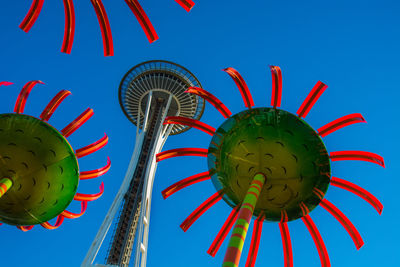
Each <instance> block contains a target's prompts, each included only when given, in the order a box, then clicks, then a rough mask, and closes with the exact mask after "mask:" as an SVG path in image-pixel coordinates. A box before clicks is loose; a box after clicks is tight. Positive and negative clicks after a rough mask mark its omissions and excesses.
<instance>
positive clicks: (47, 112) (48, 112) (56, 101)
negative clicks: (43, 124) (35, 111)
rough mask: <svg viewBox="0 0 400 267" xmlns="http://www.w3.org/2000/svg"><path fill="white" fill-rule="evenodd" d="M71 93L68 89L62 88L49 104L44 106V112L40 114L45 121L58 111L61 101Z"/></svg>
mask: <svg viewBox="0 0 400 267" xmlns="http://www.w3.org/2000/svg"><path fill="white" fill-rule="evenodd" d="M70 94H71V92H70V91H68V90H61V91H60V92H58V94H57V95H56V96H55V97H53V99H52V100H51V101H50V102H49V104H47V106H46V107H45V108H44V110H43V112H42V114H40V118H41V119H42V120H43V121H48V120H49V119H50V118H51V116H53V113H54V111H56V109H57V108H58V106H59V105H60V104H61V102H62V101H64V99H65V98H66V97H67V96H69V95H70Z"/></svg>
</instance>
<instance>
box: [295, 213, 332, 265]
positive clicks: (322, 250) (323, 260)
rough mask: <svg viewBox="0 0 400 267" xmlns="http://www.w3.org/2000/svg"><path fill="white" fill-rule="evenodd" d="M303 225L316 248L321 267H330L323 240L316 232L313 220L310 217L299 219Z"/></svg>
mask: <svg viewBox="0 0 400 267" xmlns="http://www.w3.org/2000/svg"><path fill="white" fill-rule="evenodd" d="M301 219H302V220H303V222H304V224H305V225H306V226H307V229H308V231H309V232H310V234H311V236H312V238H313V240H314V243H315V246H316V247H317V250H318V254H319V258H320V260H321V266H322V267H330V266H331V263H330V260H329V255H328V251H327V250H326V247H325V244H324V240H322V237H321V234H320V233H319V231H318V228H317V226H316V225H315V224H314V222H313V220H312V219H311V217H310V215H307V216H305V217H301Z"/></svg>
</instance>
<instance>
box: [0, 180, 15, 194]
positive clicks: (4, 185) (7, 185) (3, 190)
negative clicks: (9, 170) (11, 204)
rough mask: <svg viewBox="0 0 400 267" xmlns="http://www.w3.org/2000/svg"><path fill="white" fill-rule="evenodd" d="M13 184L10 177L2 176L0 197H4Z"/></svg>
mask: <svg viewBox="0 0 400 267" xmlns="http://www.w3.org/2000/svg"><path fill="white" fill-rule="evenodd" d="M12 185H13V182H12V180H11V179H10V178H2V179H1V180H0V197H2V196H3V195H4V194H5V193H6V192H7V191H8V190H9V189H10V188H11V186H12Z"/></svg>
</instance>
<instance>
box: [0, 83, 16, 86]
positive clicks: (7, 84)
mask: <svg viewBox="0 0 400 267" xmlns="http://www.w3.org/2000/svg"><path fill="white" fill-rule="evenodd" d="M12 84H14V83H12V82H0V86H2V85H4V86H9V85H12Z"/></svg>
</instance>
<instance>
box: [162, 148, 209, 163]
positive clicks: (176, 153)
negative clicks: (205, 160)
mask: <svg viewBox="0 0 400 267" xmlns="http://www.w3.org/2000/svg"><path fill="white" fill-rule="evenodd" d="M207 153H208V149H206V148H195V147H187V148H176V149H170V150H167V151H163V152H160V153H158V154H157V155H156V159H157V162H159V161H162V160H164V159H169V158H173V157H181V156H198V157H207Z"/></svg>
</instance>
